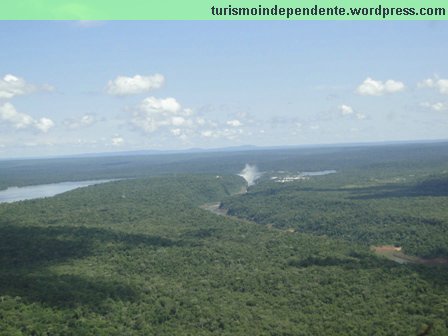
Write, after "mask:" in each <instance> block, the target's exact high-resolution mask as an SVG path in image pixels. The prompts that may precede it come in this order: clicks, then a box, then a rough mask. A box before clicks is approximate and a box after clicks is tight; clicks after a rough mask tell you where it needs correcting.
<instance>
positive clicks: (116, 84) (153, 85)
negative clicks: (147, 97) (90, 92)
mask: <svg viewBox="0 0 448 336" xmlns="http://www.w3.org/2000/svg"><path fill="white" fill-rule="evenodd" d="M164 82H165V78H164V77H163V76H162V75H160V74H155V75H152V76H141V75H135V76H134V77H126V76H118V77H117V78H115V79H114V80H111V81H109V82H108V83H107V89H106V91H107V93H109V94H111V95H114V96H126V95H133V94H139V93H144V92H148V91H151V90H153V89H158V88H160V87H161V86H162V85H163V83H164Z"/></svg>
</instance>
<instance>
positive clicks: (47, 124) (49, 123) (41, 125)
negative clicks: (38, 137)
mask: <svg viewBox="0 0 448 336" xmlns="http://www.w3.org/2000/svg"><path fill="white" fill-rule="evenodd" d="M34 126H35V127H36V128H37V129H38V130H41V131H42V132H44V133H47V132H48V130H49V129H50V128H52V127H54V122H53V120H51V119H49V118H40V119H39V120H37V121H35V123H34Z"/></svg>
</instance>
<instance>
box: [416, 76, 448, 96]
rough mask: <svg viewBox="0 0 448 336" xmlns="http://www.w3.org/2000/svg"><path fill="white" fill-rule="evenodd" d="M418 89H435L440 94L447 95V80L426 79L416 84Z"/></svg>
mask: <svg viewBox="0 0 448 336" xmlns="http://www.w3.org/2000/svg"><path fill="white" fill-rule="evenodd" d="M418 87H423V88H424V87H427V88H435V89H437V90H439V92H440V93H441V94H446V95H448V79H440V78H434V79H433V78H428V79H425V80H423V81H421V82H420V83H418Z"/></svg>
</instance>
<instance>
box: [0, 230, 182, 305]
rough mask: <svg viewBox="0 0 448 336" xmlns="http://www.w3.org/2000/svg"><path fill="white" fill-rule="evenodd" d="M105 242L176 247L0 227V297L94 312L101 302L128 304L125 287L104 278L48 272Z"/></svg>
mask: <svg viewBox="0 0 448 336" xmlns="http://www.w3.org/2000/svg"><path fill="white" fill-rule="evenodd" d="M108 243H118V244H117V246H118V247H117V248H121V249H122V248H133V247H135V246H138V245H144V246H150V247H152V248H157V247H162V246H173V245H177V244H178V243H177V242H174V241H172V240H170V239H166V238H162V237H158V236H147V235H135V234H127V233H121V232H117V231H111V230H104V229H97V228H86V227H16V226H5V227H1V228H0V295H10V296H20V297H22V298H23V299H24V300H29V301H33V302H41V303H43V304H48V305H52V306H57V307H66V306H76V305H87V306H90V307H91V308H94V307H97V306H98V305H99V304H101V302H102V301H103V300H105V299H107V298H111V299H120V300H132V299H134V298H135V297H136V296H137V294H136V290H135V289H133V288H132V287H130V286H129V285H124V284H121V283H120V282H117V281H113V280H108V279H107V278H106V277H102V279H89V278H84V277H81V276H77V275H71V274H70V275H58V274H54V273H53V272H52V271H51V269H50V267H51V266H53V265H57V264H59V263H61V262H64V261H68V260H72V259H81V258H84V257H87V256H90V255H95V254H101V253H102V251H101V249H104V248H105V246H106V245H108ZM109 245H110V244H109ZM106 253H110V251H107V252H106Z"/></svg>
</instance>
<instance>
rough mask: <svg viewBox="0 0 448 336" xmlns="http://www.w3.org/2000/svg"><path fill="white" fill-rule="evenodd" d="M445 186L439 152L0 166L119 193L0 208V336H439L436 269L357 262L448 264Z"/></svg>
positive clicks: (447, 153)
mask: <svg viewBox="0 0 448 336" xmlns="http://www.w3.org/2000/svg"><path fill="white" fill-rule="evenodd" d="M245 163H253V164H257V166H258V167H259V169H260V171H263V172H264V174H263V175H262V177H261V178H260V179H259V180H258V183H257V184H256V185H254V186H251V187H249V188H248V192H247V193H244V194H239V192H240V191H241V189H242V188H244V187H245V185H246V183H245V181H244V180H243V179H242V178H241V177H239V176H237V175H236V173H238V172H239V171H240V170H241V169H242V167H243V166H244V164H245ZM323 169H335V170H336V171H337V172H336V173H335V174H331V175H326V176H315V177H311V178H309V179H307V180H298V181H294V182H289V183H277V182H275V181H274V180H271V177H272V176H273V175H274V174H277V172H278V171H280V170H281V171H283V172H285V173H284V174H289V173H291V174H292V173H296V172H298V171H315V170H323ZM447 172H448V144H424V145H401V146H389V147H388V146H384V147H383V146H378V147H348V148H320V149H301V150H298V149H289V150H282V151H278V150H275V151H274V150H273V151H253V152H241V153H208V154H194V155H178V156H176V155H167V156H154V157H145V156H142V157H137V156H136V157H115V158H84V159H52V160H30V161H26V160H24V161H2V162H0V185H1V186H3V187H7V186H12V185H28V184H39V183H48V182H57V181H65V180H80V179H89V180H91V179H94V178H119V177H121V178H123V177H132V179H128V180H122V181H115V182H110V183H106V184H101V185H94V186H90V187H87V188H81V189H77V190H74V191H71V192H67V193H64V194H61V195H58V196H55V197H51V198H46V199H36V200H28V201H22V202H16V203H10V204H0V335H283V336H286V335H357V336H358V335H447V334H448V318H447V316H448V267H447V266H444V265H442V266H430V265H419V264H412V263H409V264H399V263H395V262H393V261H390V260H387V259H385V258H381V257H379V256H377V255H375V254H374V253H373V252H371V250H370V246H371V245H376V244H378V245H380V244H399V245H400V246H403V248H404V249H405V251H406V252H407V253H410V254H414V255H419V256H424V257H435V256H447V255H448V251H447V247H448V244H447V242H448V234H447V228H448V210H447V209H448V174H447ZM277 175H278V174H277ZM211 202H221V206H222V207H223V208H227V209H229V210H228V214H229V215H230V216H219V215H216V214H214V213H211V212H209V211H206V210H204V209H202V208H201V205H203V204H204V203H211ZM288 229H294V230H295V232H291V230H288Z"/></svg>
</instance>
